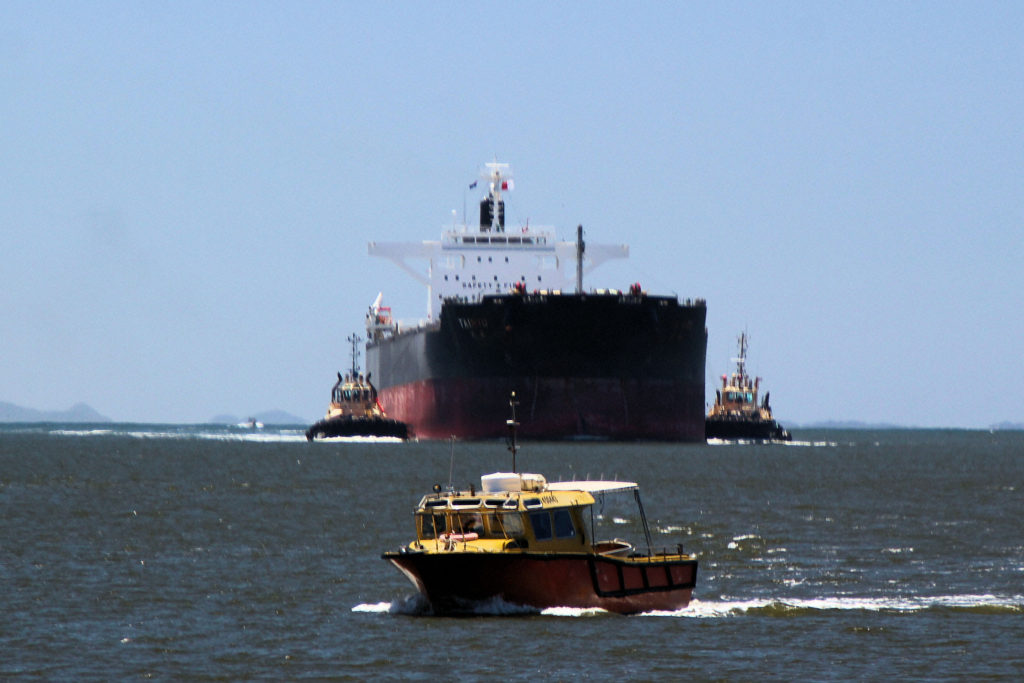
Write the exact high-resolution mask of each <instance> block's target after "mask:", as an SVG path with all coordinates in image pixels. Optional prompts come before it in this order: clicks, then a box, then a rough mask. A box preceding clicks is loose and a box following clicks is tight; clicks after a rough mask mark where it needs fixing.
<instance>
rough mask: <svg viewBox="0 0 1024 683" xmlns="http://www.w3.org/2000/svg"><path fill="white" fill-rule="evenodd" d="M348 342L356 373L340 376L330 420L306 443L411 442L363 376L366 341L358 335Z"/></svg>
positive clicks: (313, 431) (311, 431) (333, 393)
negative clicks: (358, 439)
mask: <svg viewBox="0 0 1024 683" xmlns="http://www.w3.org/2000/svg"><path fill="white" fill-rule="evenodd" d="M348 341H349V343H350V344H352V369H351V371H350V372H349V373H347V374H346V375H345V376H344V377H342V375H341V373H340V372H339V373H338V381H337V382H335V384H334V388H333V389H331V403H330V405H329V406H328V407H327V416H326V417H324V419H322V420H320V421H319V422H317V423H316V424H314V425H313V426H312V427H310V428H309V429H307V430H306V439H307V440H309V441H313V440H314V439H329V438H336V437H348V436H368V437H393V438H398V439H403V440H405V439H408V438H409V426H408V425H406V424H405V423H404V422H399V421H398V420H395V419H392V418H390V417H387V416H386V415H385V414H384V410H383V409H382V408H381V407H380V402H379V401H378V400H377V389H376V388H375V387H374V386H373V383H372V382H370V377H369V375H367V376H365V377H364V376H363V375H362V374H361V373H360V372H359V363H358V357H359V348H358V344H359V343H360V342H361V341H363V340H362V339H360V338H359V336H358V335H350V336H349V337H348Z"/></svg>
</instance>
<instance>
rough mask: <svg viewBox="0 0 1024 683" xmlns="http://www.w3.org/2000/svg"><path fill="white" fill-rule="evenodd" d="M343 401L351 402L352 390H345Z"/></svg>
mask: <svg viewBox="0 0 1024 683" xmlns="http://www.w3.org/2000/svg"><path fill="white" fill-rule="evenodd" d="M345 400H346V401H351V400H352V390H351V389H345Z"/></svg>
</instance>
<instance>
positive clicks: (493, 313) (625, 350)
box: [366, 163, 707, 441]
mask: <svg viewBox="0 0 1024 683" xmlns="http://www.w3.org/2000/svg"><path fill="white" fill-rule="evenodd" d="M483 178H484V180H485V182H486V183H487V185H488V188H487V195H486V196H485V197H484V198H483V199H482V200H481V202H480V222H479V225H478V226H474V227H467V226H465V225H453V226H451V227H450V228H449V229H446V230H444V232H443V234H442V238H441V240H440V241H439V242H436V241H435V242H431V241H428V242H422V243H395V242H390V243H383V242H371V243H370V245H369V253H370V255H372V256H380V257H384V258H388V259H391V260H392V261H394V262H395V263H396V264H397V265H399V266H400V267H401V268H402V269H403V270H405V271H406V272H408V273H410V274H411V275H413V277H415V278H416V279H417V280H418V281H420V282H421V283H422V284H424V285H426V287H427V291H428V302H429V303H428V306H427V318H426V320H422V321H419V322H416V323H409V324H407V323H401V322H396V321H395V320H394V319H393V318H392V316H391V312H390V310H389V309H387V308H385V307H384V306H382V305H381V302H382V298H381V296H378V297H377V301H375V302H374V305H373V306H371V309H370V312H369V314H368V316H367V336H368V340H367V345H366V361H367V363H366V364H367V370H368V371H369V374H370V376H372V377H373V379H374V383H375V384H376V386H377V388H378V391H379V398H380V402H381V404H382V405H383V407H384V410H386V411H387V413H388V414H389V415H391V416H392V417H394V418H396V419H398V420H401V421H403V422H406V423H408V424H409V425H410V427H411V428H412V430H413V431H414V432H415V433H416V434H417V436H419V437H421V438H437V439H444V438H448V437H450V436H457V437H461V438H489V437H497V436H502V430H501V427H500V426H501V425H503V424H504V423H505V415H506V413H507V411H508V396H509V394H510V393H511V392H513V391H514V392H515V393H516V395H517V396H518V398H519V401H520V409H519V411H520V412H519V415H520V422H521V426H520V428H519V433H520V435H521V436H523V437H525V438H534V439H588V438H594V439H615V440H619V439H621V440H668V441H703V440H704V363H705V353H706V348H707V330H706V328H705V316H706V310H707V308H706V305H705V303H704V301H703V300H699V299H698V300H685V301H680V300H679V299H678V298H677V297H676V296H656V295H651V294H648V293H647V292H645V291H643V289H642V288H641V287H640V285H639V284H634V285H631V286H629V287H628V288H627V289H626V290H625V291H620V290H615V289H592V290H585V289H584V287H583V276H584V275H585V274H587V273H589V272H590V271H591V270H593V269H594V268H596V267H597V266H598V265H600V264H601V263H603V262H605V261H607V260H608V259H611V258H626V257H627V256H628V254H629V249H628V247H627V246H626V245H589V244H584V242H583V238H582V228H577V234H576V241H575V242H567V241H558V240H557V239H556V237H555V233H554V231H553V230H550V229H547V228H542V227H536V226H531V225H529V224H527V225H524V226H518V227H515V228H513V229H511V230H508V231H506V229H505V203H504V199H503V192H504V191H507V190H508V189H510V188H511V184H512V180H511V177H510V174H509V172H508V165H507V164H499V163H492V164H487V170H486V172H485V173H484V175H483ZM475 185H476V183H474V184H473V185H471V187H473V186H475ZM413 259H420V260H425V261H427V269H426V272H425V273H424V272H423V270H421V269H417V268H416V267H415V266H414V265H412V264H411V263H410V261H411V260H413ZM572 271H575V278H573V277H572V275H571V272H572Z"/></svg>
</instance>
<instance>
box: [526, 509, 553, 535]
mask: <svg viewBox="0 0 1024 683" xmlns="http://www.w3.org/2000/svg"><path fill="white" fill-rule="evenodd" d="M530 525H531V526H532V527H533V537H534V538H536V539H537V540H538V541H547V540H549V539H550V538H551V513H550V512H548V511H547V510H542V511H541V512H531V513H530Z"/></svg>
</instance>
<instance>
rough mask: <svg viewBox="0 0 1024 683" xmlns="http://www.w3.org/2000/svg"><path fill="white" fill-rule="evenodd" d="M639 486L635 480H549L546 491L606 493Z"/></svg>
mask: <svg viewBox="0 0 1024 683" xmlns="http://www.w3.org/2000/svg"><path fill="white" fill-rule="evenodd" d="M637 488H640V485H639V484H637V483H636V482H635V481H550V482H548V486H547V490H548V491H586V492H587V493H606V492H611V491H629V490H631V489H637Z"/></svg>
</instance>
